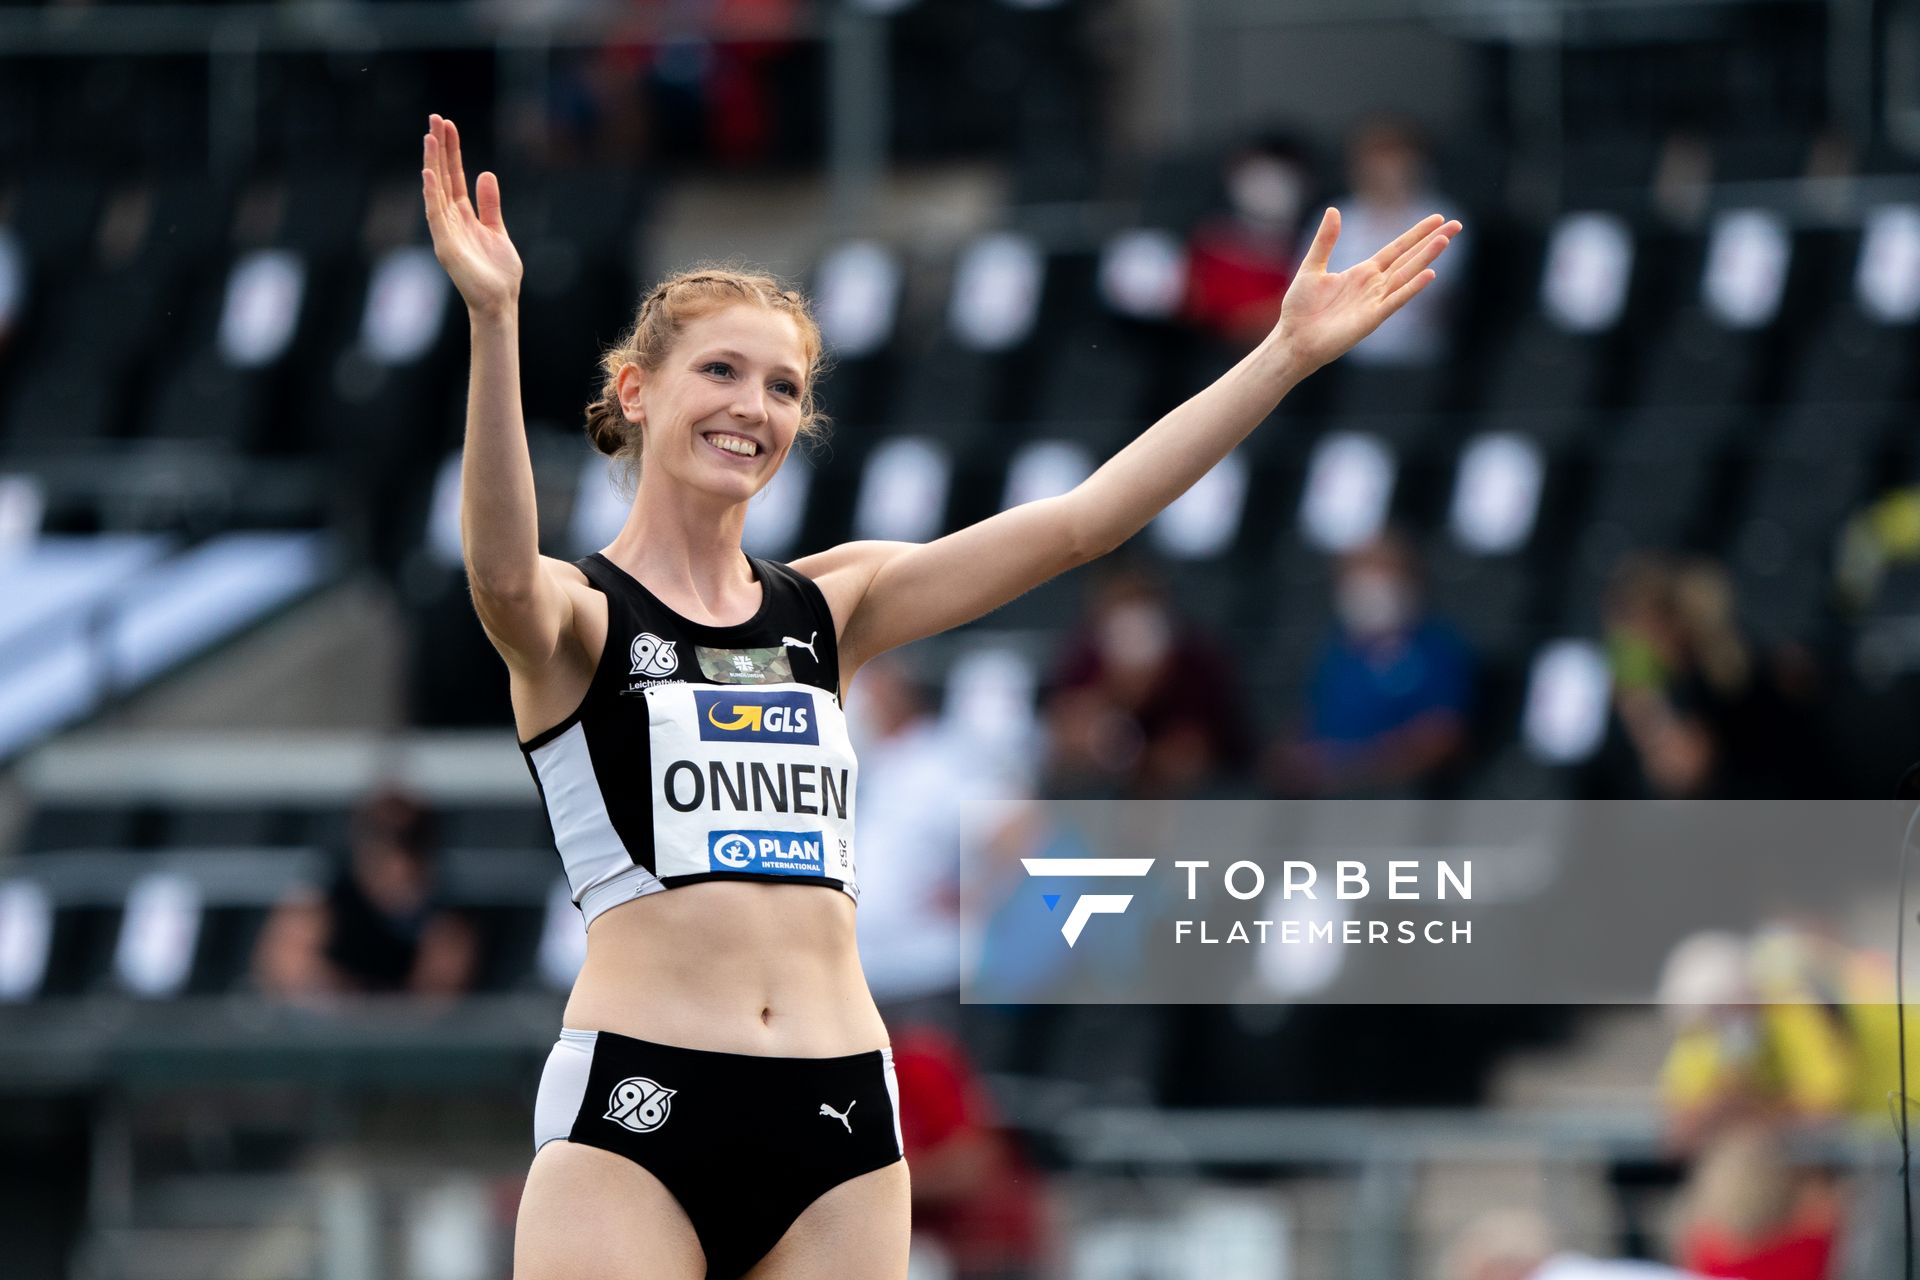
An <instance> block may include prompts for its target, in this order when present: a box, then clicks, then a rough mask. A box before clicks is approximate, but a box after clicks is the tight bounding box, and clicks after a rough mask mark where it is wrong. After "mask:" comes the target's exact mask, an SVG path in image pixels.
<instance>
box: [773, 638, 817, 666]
mask: <svg viewBox="0 0 1920 1280" xmlns="http://www.w3.org/2000/svg"><path fill="white" fill-rule="evenodd" d="M819 638H820V633H819V632H818V631H813V632H809V633H808V635H807V638H806V639H805V640H795V639H794V638H793V637H792V636H781V637H780V643H781V644H783V645H785V646H787V647H788V648H789V649H805V650H806V651H807V656H808V657H809V658H812V659H813V660H814V661H815V662H818V661H820V655H819V654H817V653H815V652H814V651H813V642H814V641H815V640H818V639H819Z"/></svg>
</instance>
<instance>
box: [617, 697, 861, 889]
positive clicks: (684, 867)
mask: <svg viewBox="0 0 1920 1280" xmlns="http://www.w3.org/2000/svg"><path fill="white" fill-rule="evenodd" d="M646 699H647V714H648V717H649V728H650V735H649V736H650V738H651V742H652V746H651V751H650V754H651V756H652V765H651V768H652V773H653V776H652V778H651V780H650V783H649V785H650V786H651V787H652V788H653V847H654V869H655V873H656V874H657V875H659V877H660V878H661V879H662V880H666V881H669V882H671V880H672V879H673V877H675V876H691V875H704V874H709V873H712V872H741V873H745V874H748V875H756V876H793V877H815V878H819V879H824V880H832V881H838V882H840V883H841V884H842V885H844V886H845V889H846V891H847V893H848V894H849V895H851V896H853V897H855V898H858V896H859V888H858V885H857V884H856V883H855V880H854V866H853V786H854V780H855V777H856V775H857V773H858V766H857V765H856V763H855V760H854V755H853V744H852V742H851V741H850V740H849V739H848V737H847V718H846V715H845V713H844V712H842V711H841V709H840V704H839V701H838V700H837V699H836V698H834V696H833V695H832V694H830V693H828V692H827V691H826V690H824V689H820V688H816V687H815V686H813V685H806V684H797V683H782V684H762V685H750V686H741V685H736V686H731V687H729V686H724V685H723V686H718V687H715V686H712V685H697V684H661V685H655V686H653V687H652V688H649V689H648V690H647V691H646Z"/></svg>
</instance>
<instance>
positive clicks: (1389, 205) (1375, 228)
mask: <svg viewBox="0 0 1920 1280" xmlns="http://www.w3.org/2000/svg"><path fill="white" fill-rule="evenodd" d="M1427 169H1428V165H1427V158H1426V154H1425V151H1424V149H1423V148H1422V146H1421V143H1420V140H1419V138H1418V137H1417V136H1416V135H1415V133H1414V131H1413V129H1412V128H1411V127H1410V126H1409V125H1407V124H1405V123H1403V122H1401V121H1398V120H1392V119H1382V120H1376V121H1374V122H1372V123H1370V124H1368V125H1366V126H1365V127H1363V128H1361V129H1360V130H1359V132H1357V133H1355V134H1354V136H1353V139H1352V141H1351V142H1350V143H1349V144H1348V147H1347V180H1348V181H1349V182H1350V183H1352V184H1353V190H1352V191H1351V192H1350V193H1349V194H1347V195H1344V196H1341V197H1340V198H1338V199H1337V200H1335V201H1334V202H1333V204H1334V207H1335V208H1337V209H1339V210H1340V242H1339V243H1338V244H1336V245H1335V246H1334V248H1333V256H1332V257H1331V258H1329V259H1328V262H1327V270H1329V271H1345V270H1346V269H1347V268H1348V267H1351V266H1353V265H1355V264H1356V263H1358V262H1360V261H1362V260H1363V259H1365V258H1367V257H1369V256H1370V255H1372V254H1373V253H1374V252H1375V251H1376V250H1378V249H1379V247H1380V246H1381V245H1383V244H1390V243H1392V241H1393V239H1394V238H1395V237H1396V236H1398V235H1399V234H1400V233H1401V232H1403V231H1405V230H1406V229H1407V228H1408V227H1409V226H1411V225H1413V224H1414V223H1416V222H1418V221H1420V219H1422V218H1424V217H1426V216H1427V215H1428V214H1430V213H1441V214H1445V215H1447V216H1448V217H1455V216H1458V214H1459V209H1458V207H1457V206H1455V204H1454V203H1453V201H1451V200H1449V199H1448V198H1447V197H1446V196H1444V195H1441V194H1440V193H1439V192H1437V191H1435V190H1433V187H1432V180H1431V178H1430V177H1429V175H1428V172H1427ZM1316 225H1317V224H1316ZM1305 248H1306V246H1305V245H1301V246H1300V248H1299V250H1298V253H1297V254H1296V256H1299V255H1301V254H1304V252H1305ZM1448 252H1449V253H1450V254H1458V253H1461V252H1463V245H1462V243H1461V241H1460V238H1459V237H1455V238H1454V242H1453V247H1452V249H1450V250H1449V251H1448ZM1448 266H1449V270H1447V271H1446V272H1444V273H1442V274H1441V275H1439V276H1437V277H1435V279H1434V281H1433V283H1432V284H1430V285H1428V286H1427V287H1426V288H1425V289H1423V290H1422V291H1421V292H1420V295H1419V296H1418V297H1416V298H1414V299H1413V300H1412V301H1410V302H1408V303H1407V305H1406V306H1404V307H1402V308H1401V309H1400V310H1399V311H1398V312H1397V313H1395V314H1394V315H1392V316H1390V317H1388V319H1387V321H1386V323H1384V324H1382V325H1381V326H1380V327H1379V328H1378V329H1376V330H1374V331H1373V333H1372V334H1370V335H1369V336H1367V337H1366V338H1363V339H1362V340H1361V342H1360V345H1359V346H1357V347H1355V348H1354V349H1353V350H1352V351H1350V352H1348V353H1347V356H1346V358H1347V359H1348V360H1351V361H1358V362H1359V363H1361V364H1397V365H1410V364H1432V363H1434V362H1435V361H1437V360H1439V359H1440V358H1441V357H1442V356H1443V355H1445V354H1446V336H1447V316H1448V311H1449V309H1450V307H1451V305H1452V297H1453V291H1454V290H1455V289H1456V288H1457V287H1458V282H1459V281H1460V280H1461V279H1463V278H1464V271H1463V268H1462V260H1461V259H1453V260H1451V261H1450V262H1449V263H1448Z"/></svg>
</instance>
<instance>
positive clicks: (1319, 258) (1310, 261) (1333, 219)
mask: <svg viewBox="0 0 1920 1280" xmlns="http://www.w3.org/2000/svg"><path fill="white" fill-rule="evenodd" d="M1339 238H1340V211H1339V210H1338V209H1336V208H1334V207H1333V206H1332V205H1328V206H1327V211H1326V213H1325V214H1324V215H1322V216H1321V218H1320V230H1318V231H1316V232H1314V235H1313V243H1312V244H1311V245H1309V246H1308V247H1307V257H1306V261H1304V262H1302V263H1301V264H1300V269H1301V270H1302V271H1325V270H1326V269H1327V259H1328V258H1329V257H1331V256H1332V254H1333V245H1334V242H1335V241H1336V240H1338V239H1339Z"/></svg>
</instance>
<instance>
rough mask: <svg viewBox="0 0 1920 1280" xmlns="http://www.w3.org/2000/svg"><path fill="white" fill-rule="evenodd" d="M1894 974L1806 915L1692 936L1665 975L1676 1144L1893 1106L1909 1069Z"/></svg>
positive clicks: (1669, 1095)
mask: <svg viewBox="0 0 1920 1280" xmlns="http://www.w3.org/2000/svg"><path fill="white" fill-rule="evenodd" d="M1892 985H1893V983H1892V974H1891V970H1890V966H1889V965H1887V963H1886V962H1885V960H1884V957H1880V956H1878V955H1877V954H1875V953H1856V952H1854V951H1853V950H1851V949H1850V948H1847V947H1845V946H1844V945H1842V944H1840V943H1839V942H1837V941H1835V940H1832V939H1829V938H1825V937H1822V936H1821V935H1819V934H1817V933H1815V932H1813V931H1811V930H1809V929H1806V928H1804V927H1798V926H1789V925H1776V926H1772V927H1770V928H1768V929H1766V930H1764V931H1763V932H1762V933H1761V934H1760V935H1759V936H1758V937H1757V938H1756V939H1752V940H1749V939H1746V938H1741V937H1738V936H1735V935H1733V934H1728V933H1715V932H1708V933H1701V934H1696V935H1694V936H1693V937H1691V938H1688V939H1687V940H1685V941H1684V942H1682V943H1681V944H1680V945H1679V946H1678V947H1676V948H1675V949H1674V951H1673V954H1672V955H1670V956H1669V957H1668V958H1667V963H1666V966H1665V969H1664V970H1663V971H1662V974H1661V978H1660V1003H1661V1004H1662V1005H1663V1006H1664V1007H1665V1009H1666V1011H1667V1013H1668V1015H1669V1017H1670V1018H1671V1020H1672V1021H1673V1023H1674V1026H1675V1036H1674V1043H1673V1048H1672V1049H1671V1050H1670V1051H1669V1053H1668V1055H1667V1060H1666V1063H1665V1065H1664V1066H1663V1067H1662V1068H1661V1073H1660V1095H1661V1102H1662V1104H1663V1105H1664V1107H1665V1108H1666V1112H1667V1123H1668V1130H1669V1134H1670V1137H1671V1140H1672V1141H1673V1143H1674V1145H1675V1146H1676V1147H1677V1148H1678V1149H1679V1150H1682V1151H1692V1150H1696V1149H1699V1148H1701V1147H1703V1146H1705V1145H1707V1144H1709V1143H1711V1142H1712V1141H1713V1140H1714V1139H1715V1138H1716V1137H1717V1136H1718V1135H1720V1134H1722V1133H1726V1132H1730V1131H1735V1130H1738V1129H1740V1128H1742V1127H1744V1126H1748V1125H1751V1124H1755V1123H1766V1124H1786V1123H1794V1122H1816V1123H1818V1122H1825V1121H1834V1120H1839V1119H1844V1118H1846V1117H1848V1116H1862V1117H1867V1118H1874V1119H1878V1118H1880V1117H1883V1116H1884V1115H1885V1111H1886V1106H1887V1097H1888V1095H1889V1093H1890V1091H1892V1090H1893V1089H1894V1087H1895V1077H1896V1076H1897V1074H1898V1072H1897V1067H1896V1058H1897V1054H1898V1052H1899V1049H1898V1045H1899V1040H1898V1032H1897V1030H1896V1023H1895V1017H1894V1014H1895V1009H1894V1006H1893V1005H1892V1004H1891V1003H1890V1001H1891V998H1892Z"/></svg>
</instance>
